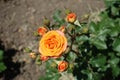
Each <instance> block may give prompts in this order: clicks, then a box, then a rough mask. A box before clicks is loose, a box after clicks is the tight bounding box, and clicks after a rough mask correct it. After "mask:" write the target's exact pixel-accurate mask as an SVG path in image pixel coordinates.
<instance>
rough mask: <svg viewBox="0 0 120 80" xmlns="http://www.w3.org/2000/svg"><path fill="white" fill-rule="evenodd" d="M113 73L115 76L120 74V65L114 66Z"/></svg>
mask: <svg viewBox="0 0 120 80" xmlns="http://www.w3.org/2000/svg"><path fill="white" fill-rule="evenodd" d="M112 74H113V76H114V77H117V76H118V75H119V74H120V68H119V67H118V66H116V67H112Z"/></svg>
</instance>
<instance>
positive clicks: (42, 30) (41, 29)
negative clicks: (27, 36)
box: [38, 27, 47, 36]
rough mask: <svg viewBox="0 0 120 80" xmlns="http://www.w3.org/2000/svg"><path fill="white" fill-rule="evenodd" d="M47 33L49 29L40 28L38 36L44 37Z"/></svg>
mask: <svg viewBox="0 0 120 80" xmlns="http://www.w3.org/2000/svg"><path fill="white" fill-rule="evenodd" d="M46 32H47V29H46V28H44V27H39V28H38V34H39V35H41V36H43V35H44V34H45V33H46Z"/></svg>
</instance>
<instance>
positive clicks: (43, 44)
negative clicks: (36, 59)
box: [39, 30, 67, 58]
mask: <svg viewBox="0 0 120 80" xmlns="http://www.w3.org/2000/svg"><path fill="white" fill-rule="evenodd" d="M66 48H67V39H66V37H65V35H64V33H63V32H62V31H59V30H51V31H48V32H47V33H46V34H45V35H44V36H43V37H42V38H41V40H40V43H39V52H40V54H41V55H43V56H47V57H54V58H58V57H60V56H61V55H62V54H63V52H64V51H65V50H66Z"/></svg>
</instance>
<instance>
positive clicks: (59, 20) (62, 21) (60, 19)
mask: <svg viewBox="0 0 120 80" xmlns="http://www.w3.org/2000/svg"><path fill="white" fill-rule="evenodd" d="M60 14H61V11H60V10H57V11H56V12H55V13H54V15H53V19H54V20H55V22H58V23H59V25H62V24H63V23H64V22H65V21H64V19H62V18H61V17H60Z"/></svg>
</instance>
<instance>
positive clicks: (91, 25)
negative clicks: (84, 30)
mask: <svg viewBox="0 0 120 80" xmlns="http://www.w3.org/2000/svg"><path fill="white" fill-rule="evenodd" d="M89 30H90V32H91V33H96V32H97V25H96V24H95V23H94V22H91V23H90V27H89Z"/></svg>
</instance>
